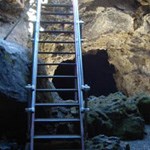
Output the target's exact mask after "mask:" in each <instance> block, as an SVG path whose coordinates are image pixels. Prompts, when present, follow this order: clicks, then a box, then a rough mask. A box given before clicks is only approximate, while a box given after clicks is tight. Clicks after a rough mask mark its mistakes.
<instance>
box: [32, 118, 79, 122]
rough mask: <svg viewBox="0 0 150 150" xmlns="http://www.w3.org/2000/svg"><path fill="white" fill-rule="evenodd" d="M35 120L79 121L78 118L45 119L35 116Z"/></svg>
mask: <svg viewBox="0 0 150 150" xmlns="http://www.w3.org/2000/svg"><path fill="white" fill-rule="evenodd" d="M34 121H35V122H79V121H80V119H78V118H54V119H45V118H37V119H35V120H34Z"/></svg>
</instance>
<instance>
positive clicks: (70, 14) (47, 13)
mask: <svg viewBox="0 0 150 150" xmlns="http://www.w3.org/2000/svg"><path fill="white" fill-rule="evenodd" d="M41 15H59V16H72V15H73V13H57V12H53V13H52V12H41Z"/></svg>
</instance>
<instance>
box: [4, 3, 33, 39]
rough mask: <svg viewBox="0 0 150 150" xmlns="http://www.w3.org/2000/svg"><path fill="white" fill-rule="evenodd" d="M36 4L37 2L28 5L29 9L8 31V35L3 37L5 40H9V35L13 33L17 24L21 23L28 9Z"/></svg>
mask: <svg viewBox="0 0 150 150" xmlns="http://www.w3.org/2000/svg"><path fill="white" fill-rule="evenodd" d="M34 4H35V2H33V3H31V4H30V5H29V7H28V9H27V10H26V11H25V12H24V13H23V15H21V17H20V18H19V19H18V21H17V22H16V23H15V24H14V25H13V26H12V28H11V29H10V30H9V31H8V32H7V34H6V36H5V37H4V38H3V40H7V38H8V36H9V35H10V34H11V33H12V31H13V30H14V29H15V28H16V26H17V25H18V24H19V23H20V21H21V20H22V19H23V18H24V17H25V15H26V13H27V11H28V10H29V9H30V8H32V6H33V5H34Z"/></svg>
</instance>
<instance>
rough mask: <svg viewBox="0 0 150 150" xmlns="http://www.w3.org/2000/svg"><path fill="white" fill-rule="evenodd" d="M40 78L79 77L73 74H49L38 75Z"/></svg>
mask: <svg viewBox="0 0 150 150" xmlns="http://www.w3.org/2000/svg"><path fill="white" fill-rule="evenodd" d="M37 77H38V78H77V76H73V75H54V76H49V75H37Z"/></svg>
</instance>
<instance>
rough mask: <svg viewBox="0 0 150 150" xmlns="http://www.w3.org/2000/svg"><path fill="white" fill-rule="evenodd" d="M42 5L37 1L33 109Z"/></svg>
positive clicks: (40, 0) (39, 0) (32, 106)
mask: <svg viewBox="0 0 150 150" xmlns="http://www.w3.org/2000/svg"><path fill="white" fill-rule="evenodd" d="M41 3H42V0H37V14H36V24H35V34H34V47H33V53H34V55H33V67H32V87H33V91H32V92H33V94H32V104H31V108H34V105H35V94H36V91H35V89H36V82H37V81H36V76H37V64H38V47H39V43H38V41H39V31H40V18H41Z"/></svg>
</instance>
